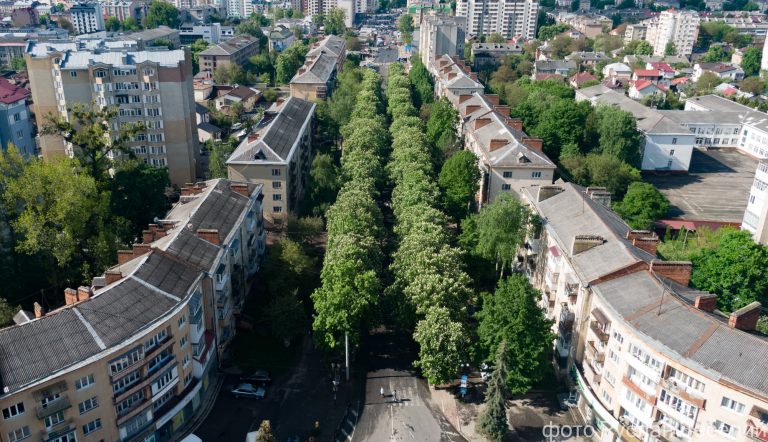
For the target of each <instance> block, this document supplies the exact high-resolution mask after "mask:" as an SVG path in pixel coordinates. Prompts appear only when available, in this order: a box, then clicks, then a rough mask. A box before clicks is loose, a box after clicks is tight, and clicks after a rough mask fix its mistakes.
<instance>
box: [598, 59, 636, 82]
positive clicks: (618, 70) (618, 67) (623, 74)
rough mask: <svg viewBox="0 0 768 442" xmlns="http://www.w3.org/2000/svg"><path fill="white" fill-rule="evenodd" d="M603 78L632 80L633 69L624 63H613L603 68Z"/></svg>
mask: <svg viewBox="0 0 768 442" xmlns="http://www.w3.org/2000/svg"><path fill="white" fill-rule="evenodd" d="M603 77H605V78H609V77H610V78H616V79H619V80H629V79H630V78H632V68H630V67H629V66H627V65H625V64H624V63H611V64H607V65H605V67H603Z"/></svg>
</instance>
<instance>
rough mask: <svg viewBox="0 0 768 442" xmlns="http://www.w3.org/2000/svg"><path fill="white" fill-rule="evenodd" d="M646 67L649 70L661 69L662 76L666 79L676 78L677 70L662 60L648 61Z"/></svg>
mask: <svg viewBox="0 0 768 442" xmlns="http://www.w3.org/2000/svg"><path fill="white" fill-rule="evenodd" d="M645 68H646V69H648V70H656V71H659V73H660V74H661V77H662V78H663V79H665V80H671V79H673V78H675V73H676V72H677V71H676V70H675V69H674V68H673V67H672V66H670V65H669V63H664V62H661V61H656V62H649V63H646V64H645Z"/></svg>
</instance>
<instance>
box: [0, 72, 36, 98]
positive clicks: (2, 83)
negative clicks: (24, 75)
mask: <svg viewBox="0 0 768 442" xmlns="http://www.w3.org/2000/svg"><path fill="white" fill-rule="evenodd" d="M29 94H30V92H29V91H28V90H27V89H24V88H23V87H19V86H17V85H15V84H13V83H11V82H10V81H8V80H7V79H5V78H2V77H0V103H5V104H12V103H16V102H17V101H19V100H24V99H26V98H27V97H28V96H29Z"/></svg>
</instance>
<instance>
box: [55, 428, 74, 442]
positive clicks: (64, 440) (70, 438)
mask: <svg viewBox="0 0 768 442" xmlns="http://www.w3.org/2000/svg"><path fill="white" fill-rule="evenodd" d="M48 442H77V435H76V434H75V430H72V431H71V432H69V433H67V434H65V435H63V436H59V437H57V438H55V439H48Z"/></svg>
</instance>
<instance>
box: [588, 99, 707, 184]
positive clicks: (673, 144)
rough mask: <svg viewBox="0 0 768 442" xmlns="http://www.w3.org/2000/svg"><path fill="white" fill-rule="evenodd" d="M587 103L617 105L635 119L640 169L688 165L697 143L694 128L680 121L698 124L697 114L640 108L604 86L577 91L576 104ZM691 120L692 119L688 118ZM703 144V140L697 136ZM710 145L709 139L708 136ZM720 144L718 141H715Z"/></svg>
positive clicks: (672, 168)
mask: <svg viewBox="0 0 768 442" xmlns="http://www.w3.org/2000/svg"><path fill="white" fill-rule="evenodd" d="M583 100H587V101H589V102H590V103H592V104H593V105H596V106H597V105H603V106H616V107H618V108H620V109H621V110H624V111H627V112H629V113H631V114H632V115H633V116H634V117H635V121H636V123H637V129H638V130H639V131H640V132H642V133H643V135H644V142H643V146H642V148H641V152H642V163H641V166H640V168H641V169H642V170H647V171H655V172H685V171H687V170H688V167H689V166H690V164H691V156H693V148H694V146H695V145H696V144H697V138H698V137H697V135H696V133H695V132H696V129H693V130H691V129H690V128H688V127H685V126H684V125H682V124H681V122H694V123H698V120H697V118H696V115H694V114H690V115H687V116H686V115H685V112H684V111H659V110H656V109H651V108H649V107H646V106H643V105H642V104H640V103H638V102H636V101H635V100H633V99H631V98H629V97H627V96H625V95H624V94H623V93H619V92H616V91H613V90H611V89H610V88H608V87H607V86H605V85H603V84H599V85H596V86H590V87H587V88H584V89H579V90H577V91H576V101H583ZM688 117H691V118H688ZM700 138H701V143H700V145H702V146H703V145H704V144H705V143H704V141H705V137H700ZM709 141H710V142H712V137H709ZM718 142H720V139H718Z"/></svg>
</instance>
